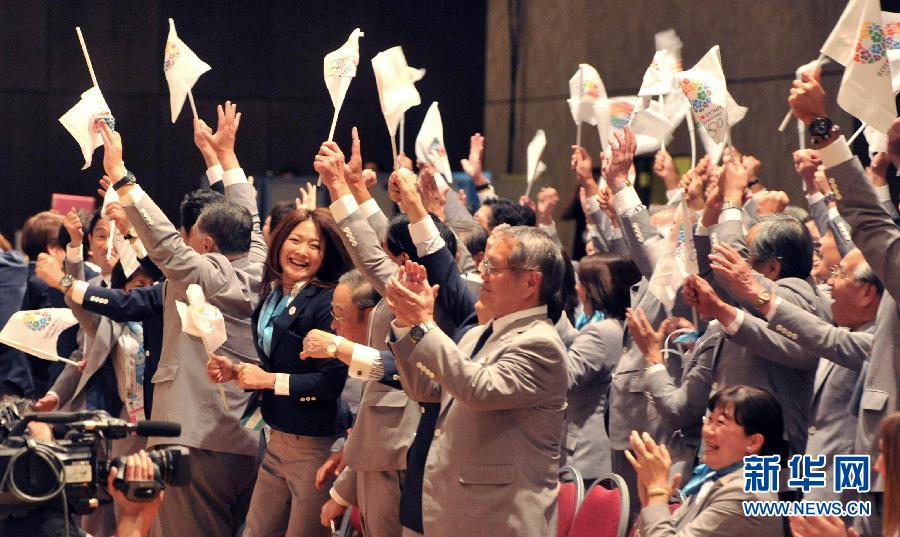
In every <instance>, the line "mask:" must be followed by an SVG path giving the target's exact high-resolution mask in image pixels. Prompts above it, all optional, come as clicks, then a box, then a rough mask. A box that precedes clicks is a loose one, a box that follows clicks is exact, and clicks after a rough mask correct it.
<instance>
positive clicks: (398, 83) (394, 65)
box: [372, 47, 422, 136]
mask: <svg viewBox="0 0 900 537" xmlns="http://www.w3.org/2000/svg"><path fill="white" fill-rule="evenodd" d="M372 69H373V70H374V71H375V83H376V84H377V85H378V99H379V101H380V102H381V112H382V114H384V121H385V123H387V127H388V131H389V132H390V133H391V136H396V135H397V127H398V126H399V125H400V118H401V117H402V116H403V114H404V113H405V112H406V111H407V110H409V109H410V108H412V107H413V106H416V105H418V104H421V103H422V99H421V98H420V97H419V92H418V90H416V86H415V84H413V81H412V80H411V76H410V71H409V70H410V67H409V65H407V64H406V57H405V56H404V55H403V48H402V47H392V48H389V49H387V50H384V51H382V52H379V53H378V54H376V55H375V57H374V58H372Z"/></svg>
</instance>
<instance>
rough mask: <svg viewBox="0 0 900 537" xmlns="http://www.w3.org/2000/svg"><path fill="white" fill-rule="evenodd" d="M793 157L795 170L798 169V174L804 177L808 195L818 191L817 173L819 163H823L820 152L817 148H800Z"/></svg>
mask: <svg viewBox="0 0 900 537" xmlns="http://www.w3.org/2000/svg"><path fill="white" fill-rule="evenodd" d="M793 158H794V170H796V172H797V175H799V176H800V178H801V179H803V184H804V186H805V187H806V195H807V196H809V195H811V194H815V193H816V192H818V191H819V190H818V189H817V188H816V179H815V174H816V170H817V169H818V168H819V165H821V164H822V159H821V157H820V156H819V152H818V151H816V150H815V149H798V150H796V151H794V154H793Z"/></svg>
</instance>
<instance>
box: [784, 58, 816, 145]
mask: <svg viewBox="0 0 900 537" xmlns="http://www.w3.org/2000/svg"><path fill="white" fill-rule="evenodd" d="M807 57H809V56H807ZM823 61H825V55H824V54H819V57H818V58H816V63H814V64H813V68H812V71H813V73H815V72H816V69H818V68H819V67H820V66H821V65H822V62H823ZM793 115H794V111H793V110H788V112H787V114H785V116H784V119H782V120H781V125H779V126H778V132H784V130H785V129H787V126H788V123H790V121H791V116H793Z"/></svg>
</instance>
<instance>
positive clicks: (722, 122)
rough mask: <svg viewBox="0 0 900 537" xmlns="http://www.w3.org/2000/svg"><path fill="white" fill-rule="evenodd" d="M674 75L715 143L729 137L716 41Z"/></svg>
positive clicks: (723, 80) (726, 98)
mask: <svg viewBox="0 0 900 537" xmlns="http://www.w3.org/2000/svg"><path fill="white" fill-rule="evenodd" d="M675 78H676V80H677V81H678V84H679V86H680V87H681V91H682V92H683V93H684V96H685V97H687V99H688V101H689V102H690V104H691V111H692V112H693V113H694V117H695V118H696V119H697V121H698V122H699V123H701V124H702V125H703V127H704V128H705V129H706V130H707V132H709V135H710V136H711V137H712V139H713V140H714V141H715V142H716V143H722V142H724V141H725V139H726V138H727V137H728V111H727V105H728V90H727V89H726V86H725V73H724V72H723V71H722V60H721V58H720V56H719V45H715V46H714V47H712V48H711V49H709V52H707V53H706V55H704V56H703V58H701V59H700V61H698V62H697V63H696V65H694V66H693V67H691V68H690V69H688V70H687V71H682V72H680V73H677V74H676V75H675Z"/></svg>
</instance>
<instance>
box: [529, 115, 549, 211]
mask: <svg viewBox="0 0 900 537" xmlns="http://www.w3.org/2000/svg"><path fill="white" fill-rule="evenodd" d="M545 147H547V135H546V134H544V129H538V130H537V132H536V133H535V134H534V138H532V139H531V141H530V142H528V149H527V151H526V157H527V159H528V169H527V170H526V175H525V180H526V181H527V182H528V186H527V187H526V189H525V195H526V196H527V195H528V194H529V193H530V192H531V185H533V184H534V181H535V179H537V178H538V176H539V175H540V174H541V172H543V171H544V170H545V169H546V168H547V167H546V166H544V165H543V164H544V163H543V162H541V155H543V154H544V148H545Z"/></svg>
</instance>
